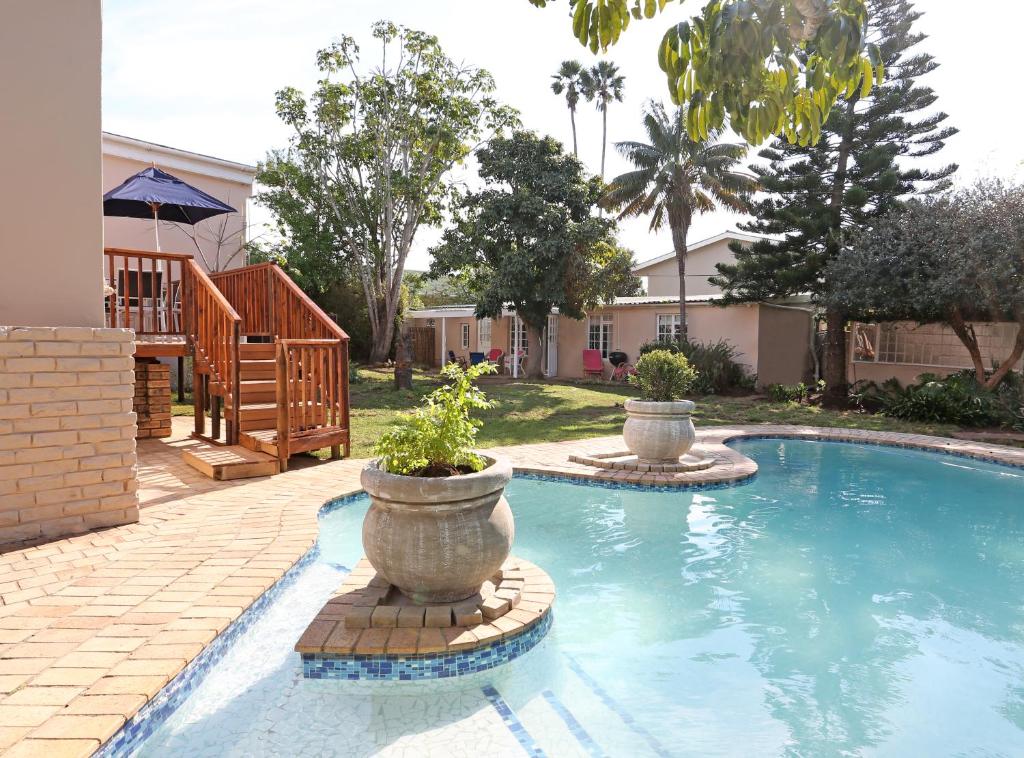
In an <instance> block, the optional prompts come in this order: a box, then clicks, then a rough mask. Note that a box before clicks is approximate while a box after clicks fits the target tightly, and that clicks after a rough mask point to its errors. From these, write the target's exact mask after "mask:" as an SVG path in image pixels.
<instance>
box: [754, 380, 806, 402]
mask: <svg viewBox="0 0 1024 758" xmlns="http://www.w3.org/2000/svg"><path fill="white" fill-rule="evenodd" d="M765 391H766V392H767V393H768V398H769V399H770V400H771V401H772V402H775V403H805V402H807V400H808V398H810V396H811V388H810V387H809V386H808V385H806V384H804V383H803V382H800V383H798V384H769V385H768V387H766V388H765Z"/></svg>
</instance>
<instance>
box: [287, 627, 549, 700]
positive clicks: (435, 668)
mask: <svg viewBox="0 0 1024 758" xmlns="http://www.w3.org/2000/svg"><path fill="white" fill-rule="evenodd" d="M551 616H552V613H551V611H548V613H547V614H545V615H544V617H543V618H542V619H541V620H540V621H538V622H537V623H536V624H534V625H533V626H531V627H530V628H528V629H527V630H526V631H524V632H521V633H520V634H517V635H515V636H513V637H506V638H504V639H501V640H497V641H495V642H491V643H489V644H487V645H485V646H484V647H481V648H477V649H475V650H458V651H454V652H449V653H430V654H427V655H387V654H384V655H331V654H330V653H303V654H302V675H303V676H304V677H306V678H307V679H344V680H348V681H376V682H388V681H392V682H406V681H419V680H423V679H448V678H450V677H453V676H463V675H464V674H476V673H478V672H480V671H487V670H489V669H493V668H495V667H497V666H501V665H503V664H505V663H508V662H509V661H512V660H515V659H516V658H518V657H519V656H521V655H522V654H523V653H525V652H527V651H528V650H530V649H531V648H533V646H534V645H536V644H537V643H538V642H540V641H541V639H543V637H544V635H545V634H547V633H548V629H550V628H551Z"/></svg>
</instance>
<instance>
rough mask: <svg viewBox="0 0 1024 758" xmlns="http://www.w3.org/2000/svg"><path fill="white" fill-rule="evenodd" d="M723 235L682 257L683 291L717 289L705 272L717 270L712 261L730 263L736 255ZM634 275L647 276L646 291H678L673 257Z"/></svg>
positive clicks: (710, 273) (710, 292)
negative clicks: (684, 270)
mask: <svg viewBox="0 0 1024 758" xmlns="http://www.w3.org/2000/svg"><path fill="white" fill-rule="evenodd" d="M730 241H731V240H728V239H725V240H720V241H718V242H713V243H711V244H709V245H705V246H703V247H699V248H697V249H695V250H691V251H690V252H689V254H688V255H687V257H686V294H687V296H691V295H714V294H718V293H719V292H721V289H720V288H719V287H716V286H714V285H713V284H711V283H710V282H709V281H708V277H709V276H715V275H717V274H718V270H717V269H716V268H715V265H716V264H718V263H732V262H734V261H735V260H736V256H735V255H734V254H733V252H732V251H731V250H730V249H729V242H730ZM637 275H638V276H642V277H646V278H647V294H648V295H671V296H678V295H679V268H678V266H677V264H676V260H675V258H671V259H670V260H667V261H662V262H661V263H658V264H655V265H653V266H651V267H650V268H647V269H642V270H638V271H637Z"/></svg>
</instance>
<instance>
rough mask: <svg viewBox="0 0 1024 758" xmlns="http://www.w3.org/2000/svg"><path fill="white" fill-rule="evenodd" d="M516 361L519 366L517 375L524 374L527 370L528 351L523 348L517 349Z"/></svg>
mask: <svg viewBox="0 0 1024 758" xmlns="http://www.w3.org/2000/svg"><path fill="white" fill-rule="evenodd" d="M515 361H516V365H517V367H518V369H517V371H516V375H517V376H522V375H523V374H524V373H525V372H526V353H525V352H523V351H522V350H516V357H515ZM509 373H511V372H509Z"/></svg>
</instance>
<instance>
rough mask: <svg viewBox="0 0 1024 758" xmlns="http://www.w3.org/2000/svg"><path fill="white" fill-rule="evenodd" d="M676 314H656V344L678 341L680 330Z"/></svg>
mask: <svg viewBox="0 0 1024 758" xmlns="http://www.w3.org/2000/svg"><path fill="white" fill-rule="evenodd" d="M680 323H682V322H681V321H680V320H679V314H678V313H659V314H658V342H676V341H678V340H679V336H680V329H679V324H680Z"/></svg>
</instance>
